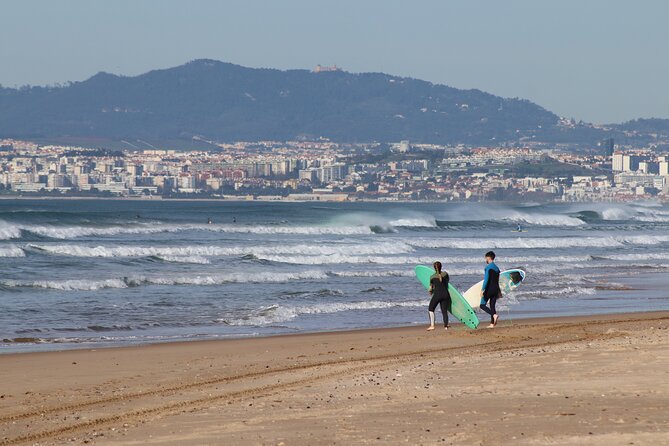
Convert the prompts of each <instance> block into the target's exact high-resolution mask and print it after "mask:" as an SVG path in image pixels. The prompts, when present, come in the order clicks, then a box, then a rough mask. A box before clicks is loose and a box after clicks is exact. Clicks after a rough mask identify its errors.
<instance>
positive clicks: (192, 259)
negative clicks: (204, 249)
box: [156, 255, 211, 265]
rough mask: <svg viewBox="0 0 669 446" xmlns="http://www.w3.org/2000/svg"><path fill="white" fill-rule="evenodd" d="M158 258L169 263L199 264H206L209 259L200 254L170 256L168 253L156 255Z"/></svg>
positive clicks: (208, 262)
mask: <svg viewBox="0 0 669 446" xmlns="http://www.w3.org/2000/svg"><path fill="white" fill-rule="evenodd" d="M156 257H157V258H159V259H160V260H163V261H165V262H170V263H194V264H199V265H208V264H210V263H211V261H210V260H209V259H208V258H206V257H202V256H170V255H158V256H156Z"/></svg>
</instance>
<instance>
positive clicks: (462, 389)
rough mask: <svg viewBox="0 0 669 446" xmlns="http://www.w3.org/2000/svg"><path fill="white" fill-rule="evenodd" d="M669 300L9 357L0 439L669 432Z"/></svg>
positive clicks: (448, 440) (501, 437)
mask: <svg viewBox="0 0 669 446" xmlns="http://www.w3.org/2000/svg"><path fill="white" fill-rule="evenodd" d="M668 329H669V312H655V313H645V314H628V315H614V316H593V317H578V318H559V319H544V320H534V321H522V322H515V323H514V324H513V325H511V324H509V323H504V322H503V323H501V325H500V326H498V328H496V329H494V330H487V329H480V330H477V331H470V330H467V329H466V328H464V327H461V326H456V327H454V329H452V330H451V331H449V332H448V333H446V332H444V331H443V330H436V331H435V332H431V333H427V332H425V331H424V327H410V328H397V329H386V330H363V331H354V332H340V333H322V334H310V335H293V336H277V337H269V338H261V339H246V340H231V341H206V342H189V343H174V344H161V345H150V346H141V347H129V348H113V349H100V350H79V351H66V352H53V353H35V354H11V355H0V445H9V444H98V445H105V444H132V445H134V444H169V445H203V444H216V445H236V444H272V445H277V444H284V445H315V444H341V445H351V444H412V445H414V444H462V445H499V444H501V445H505V444H520V445H555V444H573V445H607V446H608V445H618V444H621V445H623V444H624V445H627V444H634V445H642V444H652V445H664V444H669V330H668Z"/></svg>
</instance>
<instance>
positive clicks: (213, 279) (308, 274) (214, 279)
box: [0, 271, 328, 291]
mask: <svg viewBox="0 0 669 446" xmlns="http://www.w3.org/2000/svg"><path fill="white" fill-rule="evenodd" d="M327 277H328V276H327V275H326V274H325V273H324V272H323V271H301V272H295V273H257V274H248V273H227V274H217V275H193V276H182V277H179V276H154V277H150V276H148V277H147V276H131V277H123V278H113V279H101V280H88V279H70V280H4V281H1V282H0V284H2V285H3V286H5V287H8V288H48V289H54V290H64V291H94V290H100V289H104V288H128V287H131V286H141V285H224V284H228V283H286V282H292V281H297V280H302V281H304V280H324V279H327Z"/></svg>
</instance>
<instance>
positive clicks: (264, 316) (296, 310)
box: [218, 300, 426, 326]
mask: <svg viewBox="0 0 669 446" xmlns="http://www.w3.org/2000/svg"><path fill="white" fill-rule="evenodd" d="M425 305H426V301H424V300H411V301H403V302H388V301H366V302H347V303H326V304H319V305H310V306H305V305H300V306H282V305H272V306H269V307H266V308H262V309H260V310H258V311H256V312H251V313H249V314H246V315H241V316H237V317H227V318H221V319H218V322H220V323H224V324H227V325H242V326H247V325H251V326H263V325H272V324H277V323H282V322H288V321H290V320H293V319H296V318H297V317H299V316H302V315H314V314H332V313H341V312H344V311H359V310H380V309H388V308H406V307H422V306H425Z"/></svg>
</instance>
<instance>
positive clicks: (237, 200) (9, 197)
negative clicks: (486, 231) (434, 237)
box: [0, 194, 669, 205]
mask: <svg viewBox="0 0 669 446" xmlns="http://www.w3.org/2000/svg"><path fill="white" fill-rule="evenodd" d="M0 200H66V201H67V200H69V201H91V200H102V201H140V202H179V201H181V202H217V203H254V202H255V203H391V204H416V203H418V204H420V203H423V204H425V203H428V204H429V203H456V204H464V203H500V204H524V203H538V204H542V205H543V204H615V203H621V204H630V203H637V202H642V203H643V202H648V201H649V200H648V199H641V200H590V201H563V200H560V199H556V200H548V201H536V200H534V199H532V200H527V201H522V200H521V201H504V200H501V201H498V200H485V201H470V200H393V199H364V198H363V199H355V200H344V201H341V200H273V199H266V200H263V199H253V200H249V199H246V198H211V197H210V198H163V197H158V196H150V197H139V196H138V197H67V196H62V197H59V196H46V195H45V196H35V197H28V196H22V195H2V194H0ZM650 201H657V202H658V203H661V204H666V203H669V199H667V200H650Z"/></svg>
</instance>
